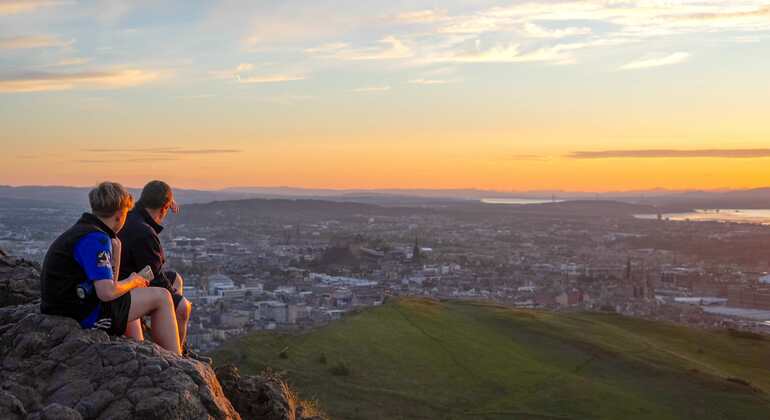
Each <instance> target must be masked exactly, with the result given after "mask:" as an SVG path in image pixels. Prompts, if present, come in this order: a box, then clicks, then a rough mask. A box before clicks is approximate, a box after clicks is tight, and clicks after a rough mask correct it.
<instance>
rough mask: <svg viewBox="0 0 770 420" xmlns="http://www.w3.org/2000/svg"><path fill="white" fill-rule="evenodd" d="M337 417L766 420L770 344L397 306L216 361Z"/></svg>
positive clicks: (274, 338)
mask: <svg viewBox="0 0 770 420" xmlns="http://www.w3.org/2000/svg"><path fill="white" fill-rule="evenodd" d="M214 358H215V361H216V363H217V364H223V363H233V364H235V365H237V366H239V367H240V368H241V369H242V370H243V371H245V372H248V373H258V372H260V371H262V370H263V369H265V368H267V367H270V368H272V369H273V370H275V371H279V372H285V376H286V378H287V379H288V380H289V382H290V383H291V384H292V385H293V386H294V388H295V389H296V390H298V392H299V394H300V396H301V397H302V398H303V399H314V398H315V399H317V400H318V402H319V404H320V406H321V407H322V408H323V409H324V410H325V411H327V412H328V413H329V415H330V416H331V417H332V418H334V419H508V418H514V419H642V418H644V419H696V418H697V419H767V418H770V397H768V392H770V340H768V339H767V338H761V337H756V336H751V335H741V334H736V333H735V332H729V331H724V332H707V331H701V330H695V329H690V328H686V327H682V326H677V325H672V324H667V323H658V322H651V321H644V320H639V319H633V318H627V317H621V316H617V315H613V314H601V313H552V312H544V311H537V310H516V309H509V308H504V307H500V306H496V305H493V304H484V303H475V302H438V301H432V300H426V299H399V300H391V301H389V302H388V303H386V304H385V305H383V306H380V307H376V308H372V309H368V310H364V311H361V312H359V313H356V314H353V315H350V316H348V317H347V318H345V319H343V320H341V321H338V322H335V323H332V324H331V325H330V326H328V327H324V328H322V329H318V330H314V331H312V332H309V333H303V334H278V333H267V332H266V333H255V334H252V335H249V336H247V337H243V338H240V339H237V340H233V341H232V342H230V343H227V344H226V345H225V346H223V347H222V348H221V349H220V350H219V351H218V352H217V353H216V354H215V355H214Z"/></svg>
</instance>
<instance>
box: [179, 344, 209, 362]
mask: <svg viewBox="0 0 770 420" xmlns="http://www.w3.org/2000/svg"><path fill="white" fill-rule="evenodd" d="M182 356H184V357H189V358H190V359H195V360H197V361H199V362H203V363H206V364H208V365H209V366H211V365H212V363H213V362H214V360H213V359H212V358H210V357H208V356H202V355H200V354H198V353H196V352H195V351H194V350H191V349H190V348H189V347H187V345H185V346H184V350H183V351H182Z"/></svg>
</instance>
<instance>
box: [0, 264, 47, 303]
mask: <svg viewBox="0 0 770 420" xmlns="http://www.w3.org/2000/svg"><path fill="white" fill-rule="evenodd" d="M38 298H40V268H39V267H38V265H37V264H35V263H33V262H30V261H27V260H24V259H20V258H15V257H10V256H7V255H6V254H5V253H4V252H2V251H0V307H3V306H10V305H20V304H25V303H31V302H34V301H35V300H37V299H38Z"/></svg>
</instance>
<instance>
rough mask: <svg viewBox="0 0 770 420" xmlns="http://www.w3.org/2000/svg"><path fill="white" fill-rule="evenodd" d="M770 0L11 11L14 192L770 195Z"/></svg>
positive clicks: (11, 7)
mask: <svg viewBox="0 0 770 420" xmlns="http://www.w3.org/2000/svg"><path fill="white" fill-rule="evenodd" d="M768 36H770V6H768V5H767V4H766V3H765V2H762V1H743V0H741V1H729V2H728V1H715V0H701V1H694V0H683V1H652V0H620V1H545V0H534V1H526V2H524V1H514V2H495V1H473V2H467V1H466V2H454V1H450V2H441V3H440V4H439V3H437V2H379V1H378V2H367V3H365V4H364V3H361V2H336V3H319V2H302V1H300V2H293V3H291V4H252V3H251V2H237V1H229V2H220V3H217V4H208V3H205V2H180V1H167V2H122V1H110V2H83V1H44V0H40V1H38V0H30V1H16V0H10V1H9V0H3V1H0V126H1V127H2V129H1V130H0V137H1V138H2V140H0V145H1V146H2V147H3V149H4V153H3V154H2V156H0V184H8V185H78V186H90V185H94V184H95V183H96V182H98V181H100V180H103V179H110V180H115V181H119V182H122V183H124V184H126V185H130V186H141V185H143V184H144V182H146V181H147V180H149V179H154V178H161V179H165V180H167V181H169V182H170V183H172V184H173V185H174V186H177V187H179V188H196V189H218V188H224V187H237V186H245V185H260V186H273V185H289V186H294V187H306V188H333V189H385V188H405V189H414V188H430V189H447V188H479V189H490V190H500V191H511V190H516V191H531V190H565V191H628V190H647V189H654V188H668V189H674V190H682V189H724V188H753V187H763V186H768V185H770V173H768V172H767V171H765V170H764V167H765V165H766V164H767V159H768V158H770V147H769V146H770V143H769V142H768V139H769V138H770V137H768V135H770V126H769V125H768V124H767V123H766V117H765V116H764V112H763V111H764V110H765V109H767V108H768V106H770V84H768V83H766V76H765V74H767V72H768V70H770V60H768V59H767V57H770V55H769V54H767V53H768V47H767V46H768Z"/></svg>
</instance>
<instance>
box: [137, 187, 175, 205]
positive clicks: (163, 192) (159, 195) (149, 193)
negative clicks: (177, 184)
mask: <svg viewBox="0 0 770 420" xmlns="http://www.w3.org/2000/svg"><path fill="white" fill-rule="evenodd" d="M173 198H174V193H172V192H171V187H170V186H169V185H168V184H166V183H165V182H163V181H150V182H148V183H147V185H145V186H144V188H143V189H142V195H141V196H140V197H139V204H141V205H142V207H145V208H148V209H152V210H157V209H160V208H163V206H165V205H166V204H168V203H169V202H171V200H173Z"/></svg>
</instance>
